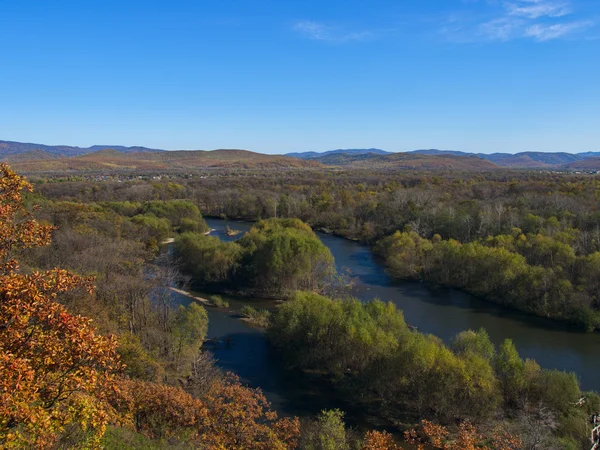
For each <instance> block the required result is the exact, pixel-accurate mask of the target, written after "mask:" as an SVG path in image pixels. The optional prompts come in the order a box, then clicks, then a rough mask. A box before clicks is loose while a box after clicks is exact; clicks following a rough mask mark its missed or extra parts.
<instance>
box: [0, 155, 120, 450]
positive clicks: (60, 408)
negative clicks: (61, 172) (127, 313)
mask: <svg viewBox="0 0 600 450" xmlns="http://www.w3.org/2000/svg"><path fill="white" fill-rule="evenodd" d="M0 175H1V177H0V447H2V448H24V447H25V448H48V447H52V446H55V445H56V443H57V441H58V440H59V439H60V437H61V435H63V434H64V432H65V429H66V427H67V426H69V427H70V430H69V431H70V432H71V433H73V432H74V429H75V428H77V429H78V431H79V432H80V433H83V434H84V436H85V439H84V440H87V441H88V443H90V444H92V445H93V442H94V441H95V442H97V441H98V439H99V438H100V437H101V436H102V434H103V433H104V429H105V426H106V424H107V423H108V421H109V419H110V417H109V416H110V412H111V408H110V407H109V405H108V404H107V403H106V401H105V400H104V394H105V392H107V390H108V389H110V388H112V387H113V386H114V384H113V377H114V375H113V373H114V371H115V369H118V366H119V363H118V357H117V354H116V340H115V339H114V338H112V337H104V336H100V335H98V334H96V332H95V330H94V328H93V327H92V325H91V321H90V320H89V319H86V318H84V317H80V316H74V315H72V314H69V313H68V312H67V311H66V310H65V308H64V307H63V306H62V305H60V304H59V303H57V301H56V298H57V296H58V295H59V294H61V293H63V292H66V291H68V290H70V289H73V288H75V287H77V286H85V287H87V288H88V289H91V287H90V280H86V279H82V278H80V277H78V276H76V275H73V274H71V273H68V272H66V271H63V270H58V269H55V270H52V271H48V272H44V273H40V272H33V273H31V274H23V273H21V272H20V271H19V264H18V262H17V260H16V255H17V254H18V253H19V252H20V251H22V250H24V249H27V248H33V247H37V246H43V245H47V244H48V243H49V242H50V233H51V230H52V228H51V227H50V226H44V225H41V224H39V223H38V222H36V221H35V220H34V219H33V218H32V217H31V216H30V215H29V213H28V212H27V211H26V209H25V207H24V204H23V199H22V196H21V193H22V191H24V190H31V185H30V184H29V183H28V182H27V181H25V180H24V179H23V178H21V177H20V176H18V175H17V174H15V173H14V172H13V171H11V170H10V169H9V167H8V166H6V165H5V164H2V165H0Z"/></svg>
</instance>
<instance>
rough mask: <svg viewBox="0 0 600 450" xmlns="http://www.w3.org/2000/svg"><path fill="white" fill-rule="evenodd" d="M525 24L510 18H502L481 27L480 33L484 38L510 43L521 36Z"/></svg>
mask: <svg viewBox="0 0 600 450" xmlns="http://www.w3.org/2000/svg"><path fill="white" fill-rule="evenodd" d="M522 26H523V22H522V21H521V20H515V19H513V18H510V17H500V18H498V19H494V20H490V21H489V22H484V23H482V24H481V25H479V32H480V34H481V35H483V36H484V37H486V38H488V39H491V40H497V41H508V40H510V39H513V38H514V37H515V36H516V35H518V34H519V32H520V30H521V29H522Z"/></svg>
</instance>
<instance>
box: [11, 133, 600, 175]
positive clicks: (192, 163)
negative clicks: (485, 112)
mask: <svg viewBox="0 0 600 450" xmlns="http://www.w3.org/2000/svg"><path fill="white" fill-rule="evenodd" d="M0 161H5V162H9V163H10V164H11V165H12V166H13V167H14V168H15V169H16V170H19V171H21V172H24V173H32V172H61V171H65V172H80V171H102V170H168V169H178V170H183V169H200V168H221V167H228V168H265V169H268V168H274V169H276V168H318V167H322V168H323V167H343V168H365V169H411V170H416V169H422V170H436V169H448V170H451V169H456V170H493V169H498V168H512V169H557V170H585V171H596V170H600V152H585V153H575V154H574V153H566V152H557V153H545V152H522V153H516V154H511V153H491V154H486V153H469V152H463V151H458V150H437V149H422V150H414V151H411V152H402V153H393V152H389V151H385V150H382V149H378V148H366V149H356V148H355V149H337V150H330V151H326V152H301V153H288V154H286V155H265V154H262V153H256V152H251V151H248V150H212V151H206V150H161V149H153V148H147V147H139V146H134V147H125V146H121V145H94V146H91V147H75V146H67V145H58V146H51V145H43V144H31V143H22V142H13V141H0Z"/></svg>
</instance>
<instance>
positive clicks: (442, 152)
mask: <svg viewBox="0 0 600 450" xmlns="http://www.w3.org/2000/svg"><path fill="white" fill-rule="evenodd" d="M409 153H418V154H420V155H432V156H447V155H454V156H475V157H477V156H478V155H477V154H475V153H467V152H461V151H458V150H437V149H434V148H432V149H429V150H413V151H411V152H409Z"/></svg>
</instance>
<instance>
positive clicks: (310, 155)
mask: <svg viewBox="0 0 600 450" xmlns="http://www.w3.org/2000/svg"><path fill="white" fill-rule="evenodd" d="M369 153H374V154H376V155H391V154H392V152H387V151H385V150H381V149H380V148H348V149H342V148H340V149H337V150H329V151H326V152H301V153H286V155H285V156H290V157H292V158H299V159H316V158H321V157H323V156H327V155H338V154H345V155H366V154H369Z"/></svg>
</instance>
